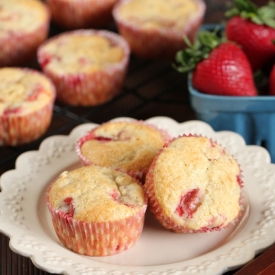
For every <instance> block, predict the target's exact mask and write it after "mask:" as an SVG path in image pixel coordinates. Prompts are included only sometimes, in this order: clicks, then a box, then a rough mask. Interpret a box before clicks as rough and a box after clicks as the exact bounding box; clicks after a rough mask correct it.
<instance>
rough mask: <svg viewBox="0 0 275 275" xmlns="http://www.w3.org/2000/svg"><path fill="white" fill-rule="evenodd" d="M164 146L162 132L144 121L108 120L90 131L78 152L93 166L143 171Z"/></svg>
mask: <svg viewBox="0 0 275 275" xmlns="http://www.w3.org/2000/svg"><path fill="white" fill-rule="evenodd" d="M163 145H164V136H163V134H162V132H161V131H159V130H158V129H155V128H153V127H151V126H149V125H146V124H145V123H141V122H137V121H135V122H132V121H131V122H129V121H120V122H108V123H104V124H102V125H100V126H98V127H97V128H95V129H94V130H93V131H92V135H91V139H89V140H88V141H86V142H84V144H83V145H82V146H81V153H82V154H83V156H84V157H85V158H86V159H87V160H89V161H90V162H91V163H93V164H96V165H100V166H107V167H112V168H119V169H122V170H124V171H140V172H143V171H146V170H147V169H148V168H149V166H150V164H151V163H152V161H153V158H154V157H155V155H156V154H157V153H158V151H159V150H160V149H161V148H162V146H163Z"/></svg>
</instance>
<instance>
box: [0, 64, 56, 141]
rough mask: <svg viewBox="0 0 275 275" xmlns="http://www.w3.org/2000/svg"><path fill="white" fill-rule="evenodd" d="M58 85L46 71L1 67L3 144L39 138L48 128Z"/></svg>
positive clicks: (1, 128) (0, 119) (0, 131)
mask: <svg viewBox="0 0 275 275" xmlns="http://www.w3.org/2000/svg"><path fill="white" fill-rule="evenodd" d="M54 99H55V88H54V86H53V84H52V83H51V81H50V80H49V79H48V78H47V77H46V76H44V75H43V74H42V73H40V72H38V71H35V70H30V69H25V68H11V67H9V68H8V67H6V68H0V144H1V145H3V144H4V145H11V146H15V145H20V144H23V143H28V142H31V141H33V140H35V139H37V138H39V137H40V136H41V135H42V134H43V133H44V132H45V131H46V130H47V128H48V126H49V124H50V122H51V118H52V113H53V104H54Z"/></svg>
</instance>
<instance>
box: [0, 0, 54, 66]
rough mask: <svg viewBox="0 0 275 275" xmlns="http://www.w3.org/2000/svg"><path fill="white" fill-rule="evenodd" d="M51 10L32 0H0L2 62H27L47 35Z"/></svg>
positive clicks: (14, 63)
mask: <svg viewBox="0 0 275 275" xmlns="http://www.w3.org/2000/svg"><path fill="white" fill-rule="evenodd" d="M49 23H50V14H49V11H48V9H47V7H46V5H45V4H43V3H42V2H40V1H33V0H24V1H18V0H8V1H7V0H0V45H1V51H0V66H1V67H4V66H19V65H26V64H27V62H30V61H31V60H32V58H35V53H36V50H37V48H38V46H39V45H40V44H41V43H42V42H44V41H45V39H46V38H47V36H48V31H49Z"/></svg>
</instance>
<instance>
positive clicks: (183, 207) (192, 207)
mask: <svg viewBox="0 0 275 275" xmlns="http://www.w3.org/2000/svg"><path fill="white" fill-rule="evenodd" d="M199 191H200V190H199V189H192V190H190V191H189V192H187V193H186V194H184V195H183V196H182V197H181V198H180V203H179V205H178V206H177V208H176V210H175V213H177V214H178V215H179V216H180V217H186V218H192V216H193V214H194V212H196V210H197V208H198V207H199V205H200V196H199Z"/></svg>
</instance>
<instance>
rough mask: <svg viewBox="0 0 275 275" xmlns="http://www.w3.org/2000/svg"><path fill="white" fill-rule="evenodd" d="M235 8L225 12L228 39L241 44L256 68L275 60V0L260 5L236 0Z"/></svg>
mask: <svg viewBox="0 0 275 275" xmlns="http://www.w3.org/2000/svg"><path fill="white" fill-rule="evenodd" d="M234 3H235V8H233V9H231V10H229V11H227V12H226V15H227V16H228V17H230V19H229V20H228V22H227V24H226V28H225V33H226V36H227V38H228V40H232V41H235V42H236V43H237V44H239V45H240V46H241V47H242V50H243V51H244V52H245V54H246V55H247V57H248V60H249V62H250V64H251V66H252V70H253V71H254V72H255V71H257V70H259V69H262V68H263V67H265V66H268V65H269V62H270V61H271V60H275V45H274V44H273V43H272V41H273V40H275V3H274V2H269V3H268V5H266V6H262V7H260V8H257V7H256V6H255V5H254V4H253V3H251V2H250V1H249V0H234Z"/></svg>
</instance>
